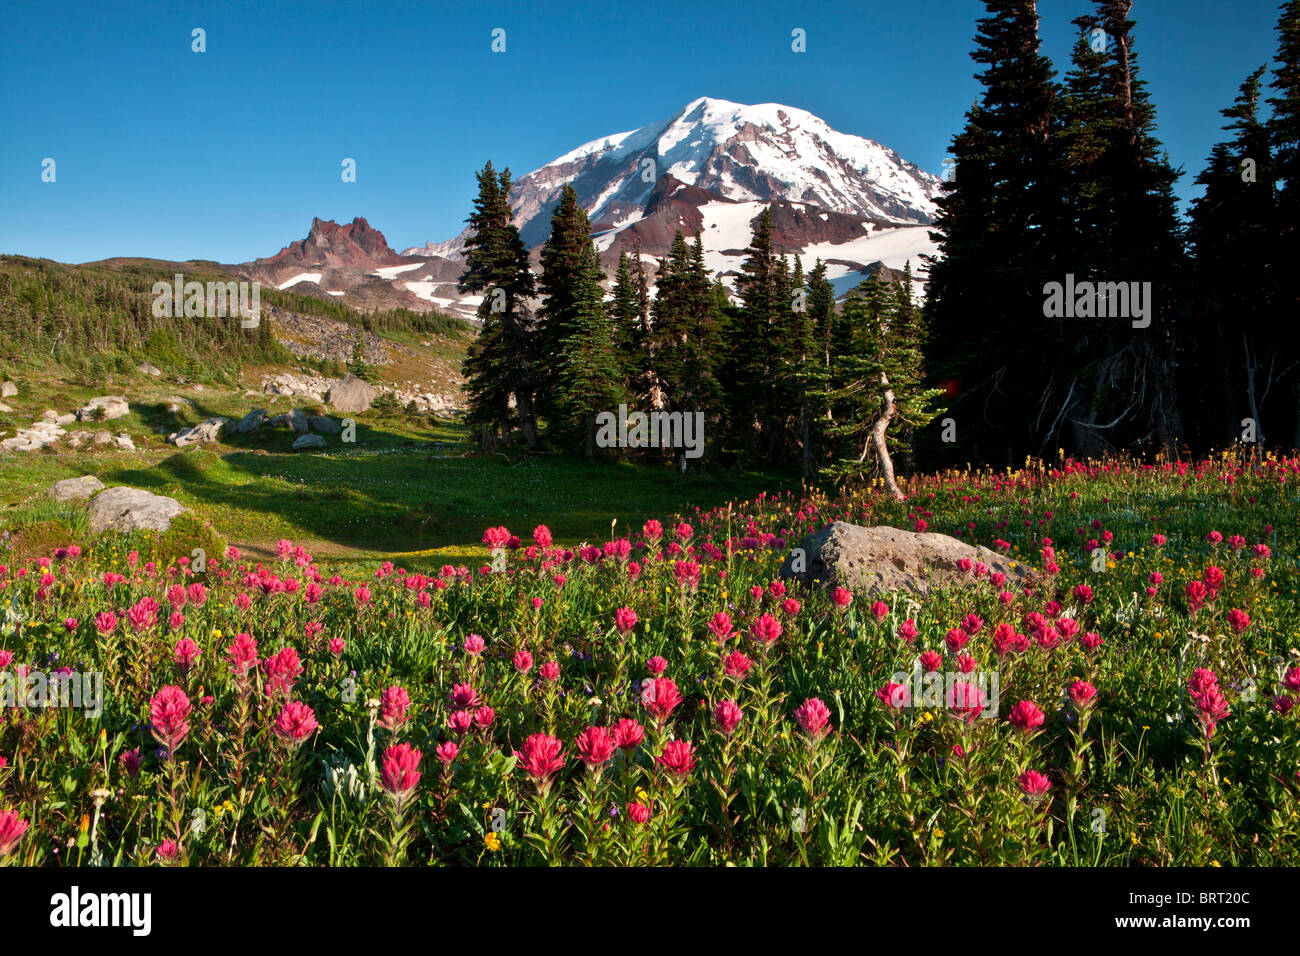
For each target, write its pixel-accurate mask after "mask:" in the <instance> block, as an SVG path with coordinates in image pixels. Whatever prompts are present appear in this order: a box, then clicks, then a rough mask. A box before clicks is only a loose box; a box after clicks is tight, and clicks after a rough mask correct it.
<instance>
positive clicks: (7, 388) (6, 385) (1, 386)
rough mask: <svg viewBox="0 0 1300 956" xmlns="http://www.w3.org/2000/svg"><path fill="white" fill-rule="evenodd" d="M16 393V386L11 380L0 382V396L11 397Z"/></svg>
mask: <svg viewBox="0 0 1300 956" xmlns="http://www.w3.org/2000/svg"><path fill="white" fill-rule="evenodd" d="M17 394H18V386H17V385H15V384H14V383H13V382H0V398H13V397H14V396H15V395H17Z"/></svg>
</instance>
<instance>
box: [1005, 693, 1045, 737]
mask: <svg viewBox="0 0 1300 956" xmlns="http://www.w3.org/2000/svg"><path fill="white" fill-rule="evenodd" d="M1007 720H1008V722H1010V724H1011V726H1012V727H1015V728H1016V729H1017V730H1019V731H1020V732H1021V733H1022V734H1024V735H1025V736H1026V737H1029V736H1032V735H1033V733H1034V732H1035V731H1036V730H1037V729H1038V728H1039V727H1041V726H1043V720H1044V716H1043V712H1042V710H1040V709H1039V707H1038V705H1037V704H1035V703H1034V702H1033V701H1032V700H1022V701H1021V702H1020V703H1018V704H1016V706H1014V707H1012V708H1011V713H1010V714H1008V715H1007Z"/></svg>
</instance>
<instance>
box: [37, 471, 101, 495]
mask: <svg viewBox="0 0 1300 956" xmlns="http://www.w3.org/2000/svg"><path fill="white" fill-rule="evenodd" d="M103 488H104V483H103V482H102V481H100V480H99V479H98V478H96V477H95V476H94V475H82V476H81V477H80V478H64V479H63V480H62V481H56V482H55V483H54V484H52V485H50V487H49V488H48V489H46V491H45V493H46V494H47V495H49V496H50V497H51V498H53V499H54V500H55V501H85V500H86V499H87V498H89V497H91V496H92V495H93V494H94V493H95V492H97V491H102V490H103Z"/></svg>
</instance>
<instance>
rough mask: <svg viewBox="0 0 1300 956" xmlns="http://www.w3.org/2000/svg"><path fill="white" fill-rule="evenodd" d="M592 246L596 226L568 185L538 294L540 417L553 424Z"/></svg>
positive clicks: (553, 219) (554, 219) (543, 264)
mask: <svg viewBox="0 0 1300 956" xmlns="http://www.w3.org/2000/svg"><path fill="white" fill-rule="evenodd" d="M590 245H591V221H590V219H589V218H588V217H587V213H586V210H584V209H583V208H582V207H581V206H580V205H579V204H578V194H577V193H576V192H575V191H574V189H573V187H572V186H569V185H566V186H565V187H564V189H563V191H562V192H561V195H560V202H559V205H558V206H556V207H555V212H554V213H553V214H552V216H551V234H550V237H549V238H548V239H547V240H546V243H545V244H544V245H543V246H542V252H541V274H540V276H539V277H538V283H537V285H538V292H539V293H540V295H541V296H542V305H541V308H540V309H538V313H537V317H538V329H537V352H538V355H540V356H542V362H541V365H540V368H539V374H538V376H537V383H538V388H537V396H538V398H537V407H538V409H537V410H538V414H539V415H541V416H542V417H543V418H547V419H548V420H549V419H553V418H555V417H556V415H557V414H558V407H557V402H558V401H559V396H560V391H561V381H560V376H561V372H560V364H559V363H558V362H556V361H555V360H554V359H555V357H556V356H558V355H559V354H560V349H561V347H562V346H563V344H564V342H565V341H566V340H567V339H568V338H569V336H570V335H571V334H572V333H573V330H574V326H575V324H576V323H577V321H578V310H579V308H580V307H581V306H580V300H579V295H580V293H581V289H580V287H581V286H582V283H583V279H584V278H585V272H586V269H587V261H586V260H587V249H588V247H589V246H590Z"/></svg>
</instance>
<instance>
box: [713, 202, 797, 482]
mask: <svg viewBox="0 0 1300 956" xmlns="http://www.w3.org/2000/svg"><path fill="white" fill-rule="evenodd" d="M745 256H746V258H745V262H744V264H743V265H742V266H741V274H740V276H739V277H737V279H736V291H737V293H738V294H739V297H740V301H741V306H740V309H739V310H738V312H737V314H736V316H735V321H734V322H733V323H731V325H730V327H729V328H728V330H727V352H728V356H729V359H730V363H729V366H728V369H727V374H726V379H727V383H728V388H729V390H730V393H731V394H730V395H729V397H728V404H729V407H730V412H731V420H732V427H733V429H734V431H735V439H736V441H737V442H738V444H739V445H740V447H741V449H742V454H743V455H744V457H745V458H746V459H748V460H751V461H753V460H757V459H758V457H759V455H760V452H762V453H765V454H766V453H769V452H771V451H772V450H773V449H774V448H775V445H776V440H775V438H774V437H773V434H772V432H773V427H774V423H773V420H772V419H773V415H772V411H773V408H772V406H773V401H772V394H773V387H774V384H775V381H774V375H775V372H776V367H775V366H776V356H775V348H774V345H775V336H776V334H777V328H778V326H779V323H780V322H781V320H782V319H783V317H784V316H785V315H786V314H788V311H789V308H790V299H789V297H787V295H786V293H787V291H788V274H786V275H783V268H784V267H783V265H782V263H783V260H782V259H781V257H780V256H779V255H777V252H776V249H775V246H774V244H773V239H772V211H771V209H770V208H768V209H764V210H763V214H762V215H761V216H760V217H759V222H758V226H757V228H755V230H754V232H753V235H752V237H751V240H750V244H749V248H748V249H746V250H745ZM785 271H786V273H788V270H785Z"/></svg>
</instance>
